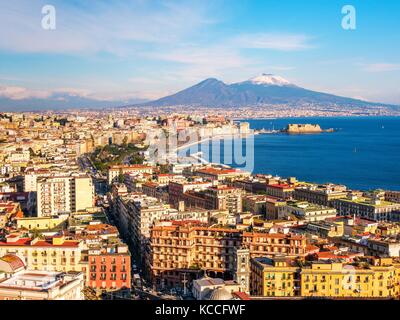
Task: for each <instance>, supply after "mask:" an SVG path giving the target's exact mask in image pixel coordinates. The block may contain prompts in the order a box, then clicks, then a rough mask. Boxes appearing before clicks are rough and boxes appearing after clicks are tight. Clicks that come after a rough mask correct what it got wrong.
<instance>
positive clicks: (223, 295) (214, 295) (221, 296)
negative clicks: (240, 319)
mask: <svg viewBox="0 0 400 320" xmlns="http://www.w3.org/2000/svg"><path fill="white" fill-rule="evenodd" d="M232 299H233V296H232V294H231V293H229V292H228V291H227V290H226V289H225V288H217V289H214V290H213V291H212V292H211V294H210V298H209V300H217V301H218V300H232Z"/></svg>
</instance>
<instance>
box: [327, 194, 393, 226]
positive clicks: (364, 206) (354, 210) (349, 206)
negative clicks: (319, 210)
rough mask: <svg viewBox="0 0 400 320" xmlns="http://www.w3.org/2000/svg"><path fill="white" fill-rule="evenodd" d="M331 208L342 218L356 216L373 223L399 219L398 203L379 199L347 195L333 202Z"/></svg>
mask: <svg viewBox="0 0 400 320" xmlns="http://www.w3.org/2000/svg"><path fill="white" fill-rule="evenodd" d="M333 207H334V208H336V209H337V211H338V214H340V215H343V216H356V217H361V218H365V219H369V220H374V221H398V220H399V219H400V203H394V202H388V201H384V200H381V198H379V197H362V196H359V195H356V194H349V195H348V197H347V198H346V199H336V200H334V201H333Z"/></svg>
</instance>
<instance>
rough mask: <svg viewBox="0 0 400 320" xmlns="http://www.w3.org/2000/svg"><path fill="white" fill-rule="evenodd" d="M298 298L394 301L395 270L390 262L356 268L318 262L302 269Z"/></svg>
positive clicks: (372, 263)
mask: <svg viewBox="0 0 400 320" xmlns="http://www.w3.org/2000/svg"><path fill="white" fill-rule="evenodd" d="M300 281H301V282H300V287H301V293H300V295H301V296H302V297H333V298H394V297H398V295H399V290H400V286H399V266H398V264H397V263H396V264H393V262H392V259H372V260H371V261H370V262H367V261H365V262H363V263H359V264H344V263H341V262H334V261H318V262H313V263H311V265H310V266H307V267H303V268H302V269H301V274H300Z"/></svg>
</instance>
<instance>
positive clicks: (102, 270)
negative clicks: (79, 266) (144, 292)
mask: <svg viewBox="0 0 400 320" xmlns="http://www.w3.org/2000/svg"><path fill="white" fill-rule="evenodd" d="M86 286H88V287H91V288H93V289H94V290H96V292H97V293H100V292H118V296H119V297H122V296H123V297H128V296H130V288H131V255H130V253H129V251H128V246H126V245H123V244H117V245H108V246H106V247H104V246H98V247H96V246H94V247H91V248H90V249H89V251H88V276H87V278H86Z"/></svg>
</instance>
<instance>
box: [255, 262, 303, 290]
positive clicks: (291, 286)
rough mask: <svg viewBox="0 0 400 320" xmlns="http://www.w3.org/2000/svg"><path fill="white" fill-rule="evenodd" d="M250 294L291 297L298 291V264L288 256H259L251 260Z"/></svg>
mask: <svg viewBox="0 0 400 320" xmlns="http://www.w3.org/2000/svg"><path fill="white" fill-rule="evenodd" d="M250 270H251V276H250V282H251V294H252V295H254V296H264V297H293V296H297V295H298V293H299V283H298V282H299V280H298V274H299V270H300V269H299V265H298V263H297V262H296V261H295V260H293V259H289V258H284V257H282V258H281V257H277V258H273V259H270V258H265V257H259V258H254V259H252V260H251V265H250Z"/></svg>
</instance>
